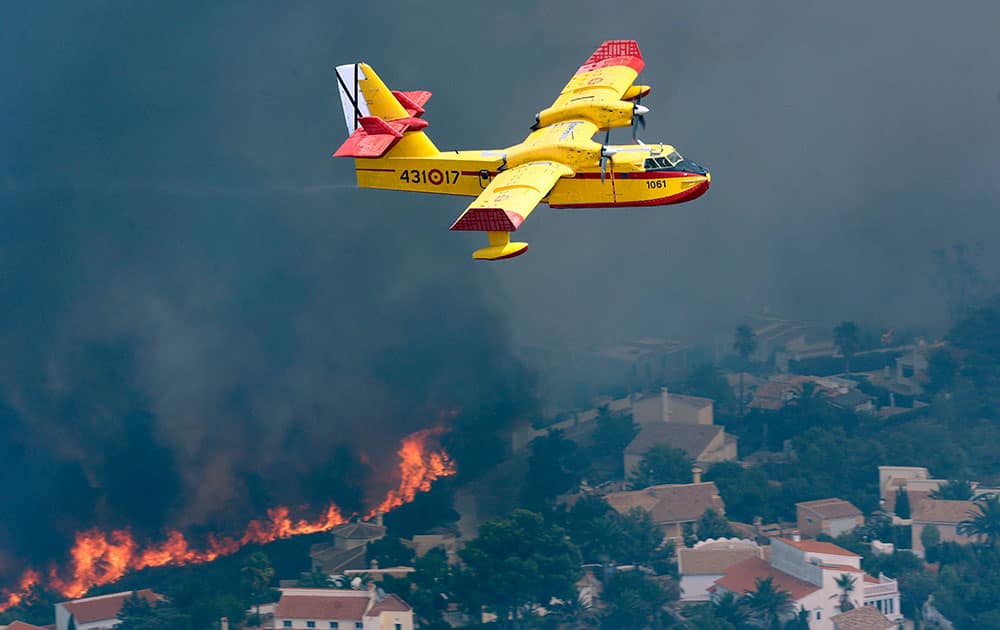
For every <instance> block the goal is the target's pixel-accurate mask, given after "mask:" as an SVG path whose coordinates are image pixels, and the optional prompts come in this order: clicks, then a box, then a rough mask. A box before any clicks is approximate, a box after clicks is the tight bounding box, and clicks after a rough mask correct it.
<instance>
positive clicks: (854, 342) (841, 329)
mask: <svg viewBox="0 0 1000 630" xmlns="http://www.w3.org/2000/svg"><path fill="white" fill-rule="evenodd" d="M833 342H834V343H835V344H836V345H837V348H839V349H840V354H842V355H843V356H844V371H845V372H847V373H848V374H850V373H851V357H853V356H854V355H855V353H857V351H858V350H859V349H860V347H861V339H860V335H859V331H858V325H857V324H855V323H854V322H841V323H840V325H839V326H837V327H836V328H834V329H833Z"/></svg>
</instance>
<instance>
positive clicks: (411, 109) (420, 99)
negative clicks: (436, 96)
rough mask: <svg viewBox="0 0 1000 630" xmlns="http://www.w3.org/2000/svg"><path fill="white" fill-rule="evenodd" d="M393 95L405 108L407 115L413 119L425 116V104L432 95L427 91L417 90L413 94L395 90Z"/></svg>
mask: <svg viewBox="0 0 1000 630" xmlns="http://www.w3.org/2000/svg"><path fill="white" fill-rule="evenodd" d="M392 95H393V96H395V97H396V100H397V101H399V104H400V105H402V106H403V109H405V110H406V113H407V114H409V115H410V116H413V117H418V116H420V115H421V114H423V113H424V111H425V110H424V104H425V103H426V102H427V101H429V100H430V99H431V93H430V92H428V91H427V90H416V91H413V92H400V91H399V90H393V91H392Z"/></svg>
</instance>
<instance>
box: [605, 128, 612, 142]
mask: <svg viewBox="0 0 1000 630" xmlns="http://www.w3.org/2000/svg"><path fill="white" fill-rule="evenodd" d="M604 144H611V127H608V128H607V129H606V130H605V133H604Z"/></svg>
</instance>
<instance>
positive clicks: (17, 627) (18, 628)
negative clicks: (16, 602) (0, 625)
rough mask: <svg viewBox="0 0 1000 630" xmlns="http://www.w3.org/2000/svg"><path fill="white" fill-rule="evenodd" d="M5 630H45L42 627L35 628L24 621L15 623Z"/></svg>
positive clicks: (5, 627)
mask: <svg viewBox="0 0 1000 630" xmlns="http://www.w3.org/2000/svg"><path fill="white" fill-rule="evenodd" d="M4 630H43V629H42V627H41V626H33V625H31V624H30V623H24V622H23V621H15V622H13V623H12V624H10V625H9V626H4Z"/></svg>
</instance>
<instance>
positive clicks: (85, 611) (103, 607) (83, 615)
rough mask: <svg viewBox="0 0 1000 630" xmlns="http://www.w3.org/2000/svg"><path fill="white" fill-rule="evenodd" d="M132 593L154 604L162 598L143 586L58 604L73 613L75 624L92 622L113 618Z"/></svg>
mask: <svg viewBox="0 0 1000 630" xmlns="http://www.w3.org/2000/svg"><path fill="white" fill-rule="evenodd" d="M132 593H137V594H138V595H139V597H141V598H143V599H145V600H146V601H147V602H149V603H150V604H154V603H156V602H157V601H159V600H161V599H163V596H162V595H158V594H156V593H154V592H153V591H151V590H150V589H148V588H144V589H142V590H141V591H125V592H123V593H112V594H110V595H98V596H97V597H88V598H86V599H75V600H73V601H69V602H60V604H61V605H62V606H63V608H65V609H66V610H67V611H68V612H69V614H71V615H73V619H75V620H76V623H77V624H81V623H92V622H94V621H103V620H105V619H115V618H116V617H117V616H118V611H120V610H121V609H122V604H124V603H125V600H126V599H128V598H129V597H130V596H131V595H132Z"/></svg>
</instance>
